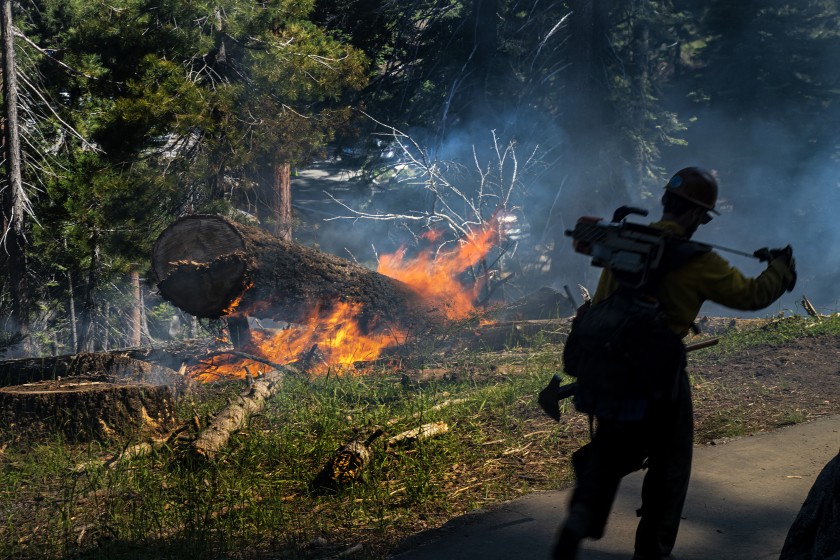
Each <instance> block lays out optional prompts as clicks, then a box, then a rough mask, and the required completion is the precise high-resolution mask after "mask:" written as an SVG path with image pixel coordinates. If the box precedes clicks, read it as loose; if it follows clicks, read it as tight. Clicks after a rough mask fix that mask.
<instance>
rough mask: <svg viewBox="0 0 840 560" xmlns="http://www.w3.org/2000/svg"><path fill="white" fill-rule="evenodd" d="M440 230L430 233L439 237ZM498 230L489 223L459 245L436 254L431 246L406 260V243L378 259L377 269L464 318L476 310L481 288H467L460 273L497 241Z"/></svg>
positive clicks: (449, 314)
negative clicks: (476, 299)
mask: <svg viewBox="0 0 840 560" xmlns="http://www.w3.org/2000/svg"><path fill="white" fill-rule="evenodd" d="M437 237H438V234H432V235H430V236H427V239H428V240H435V239H437ZM497 237H498V236H497V233H496V231H495V229H494V228H493V227H486V228H485V229H482V230H480V231H477V232H474V233H472V234H471V235H469V236H468V237H467V238H466V239H465V240H463V241H462V242H460V243H459V244H458V246H457V247H456V248H455V249H454V250H452V251H450V252H447V253H439V254H437V255H435V252H434V251H433V250H432V249H425V250H423V251H421V252H420V254H419V255H417V257H415V258H413V259H410V260H406V259H405V252H406V250H405V247H403V248H401V249H400V250H398V251H397V252H395V253H392V254H390V255H384V256H382V257H380V259H379V268H378V269H377V272H380V273H381V274H384V275H385V276H390V277H391V278H394V279H396V280H401V281H402V282H405V283H406V284H408V285H409V286H411V287H412V288H414V290H415V291H416V292H418V293H419V294H421V295H422V296H424V297H426V298H427V299H429V300H431V301H433V302H435V303H436V304H437V305H438V306H439V307H440V308H441V309H443V310H444V312H445V313H446V316H447V317H448V318H449V319H463V318H465V317H468V316H469V315H470V314H471V313H472V312H473V311H474V310H475V306H474V301H475V298H476V295H477V293H478V291H479V290H480V289H481V288H482V286H481V284H480V283H476V284H475V285H474V286H472V287H471V288H465V287H464V286H463V285H462V284H461V283H460V282H459V281H458V276H459V275H460V274H461V273H462V272H463V271H464V270H466V269H467V267H470V266H472V265H474V264H476V263H477V262H478V261H480V260H481V259H482V258H484V257H485V256H486V255H487V253H488V252H489V251H490V249H491V248H492V247H493V245H495V243H496V240H497Z"/></svg>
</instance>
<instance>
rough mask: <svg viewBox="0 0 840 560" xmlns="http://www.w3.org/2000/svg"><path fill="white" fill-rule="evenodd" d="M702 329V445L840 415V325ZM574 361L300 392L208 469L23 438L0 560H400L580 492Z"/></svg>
mask: <svg viewBox="0 0 840 560" xmlns="http://www.w3.org/2000/svg"><path fill="white" fill-rule="evenodd" d="M701 324H702V326H703V329H704V334H703V335H701V336H700V337H698V340H699V339H703V338H708V337H709V336H720V338H721V343H720V344H719V345H718V346H714V347H711V348H707V349H704V350H699V351H696V352H692V353H690V355H689V368H688V369H689V374H690V379H691V384H692V390H693V400H694V406H695V426H696V432H695V444H697V445H712V444H716V443H720V442H722V441H726V440H727V439H729V438H735V437H739V436H743V435H747V434H753V433H757V432H766V431H772V430H776V429H778V428H780V427H783V426H788V425H792V424H798V423H802V422H807V421H809V420H812V419H815V418H819V417H822V416H830V415H837V414H840V317H830V318H819V319H817V318H810V317H798V316H796V317H789V318H785V319H780V318H770V319H755V320H753V319H745V320H740V319H728V318H727V319H720V318H719V319H705V320H703V321H701ZM537 338H539V336H538V337H537ZM690 342H695V341H690ZM561 350H562V345H558V344H556V343H554V342H552V341H550V340H549V341H548V342H546V339H545V338H542V343H540V344H539V345H537V346H533V347H528V346H527V345H523V346H516V347H511V348H509V349H507V350H504V351H500V352H487V353H484V352H477V351H470V352H469V353H467V354H466V355H462V356H460V357H455V356H453V357H451V359H450V360H448V361H446V360H444V361H441V362H439V363H437V364H436V365H435V366H434V367H432V366H430V365H425V366H423V367H422V368H417V369H415V370H411V369H405V368H403V369H402V370H398V371H391V372H383V373H380V374H378V375H372V376H370V375H369V376H353V377H342V376H331V377H329V378H327V379H323V378H321V379H315V380H309V381H308V382H302V381H301V382H297V381H294V380H290V381H288V382H287V383H286V384H284V388H283V391H281V392H280V393H279V394H278V395H276V396H275V397H274V398H272V400H271V402H270V403H269V404H268V406H267V407H266V409H265V410H264V411H263V412H262V413H261V414H259V415H257V416H255V417H254V418H253V419H252V420H251V422H250V423H249V425H248V426H247V427H246V428H245V429H243V430H242V431H241V432H240V433H239V434H237V436H236V437H235V438H234V439H233V440H232V441H231V443H230V445H229V448H228V449H227V450H226V451H225V452H224V453H223V454H222V455H221V456H220V457H219V458H218V459H217V460H216V461H214V462H211V463H207V464H201V465H194V464H190V463H189V462H184V461H183V459H181V458H180V456H179V452H178V450H177V449H171V450H169V449H163V450H160V451H159V452H157V453H156V454H153V455H151V456H149V457H147V458H138V459H136V460H132V461H129V462H125V463H122V464H117V465H116V468H113V467H111V468H108V467H104V466H103V467H93V468H90V469H87V470H85V471H83V472H82V471H79V470H78V469H77V468H76V466H77V465H78V464H79V463H80V462H83V461H91V460H92V461H93V462H94V463H97V462H98V461H101V459H102V458H104V457H107V456H110V455H112V454H113V453H114V451H115V448H114V447H113V446H107V447H103V448H98V447H95V446H87V447H86V448H78V447H75V448H74V447H70V448H68V447H67V446H61V445H60V442H52V443H50V442H47V444H45V445H34V444H29V443H27V442H25V441H19V440H18V441H9V442H8V443H5V444H3V446H0V488H2V489H1V490H0V543H6V544H5V545H0V558H2V557H10V558H11V557H14V558H60V557H63V558H66V557H69V556H73V557H77V558H100V557H110V558H161V557H167V558H182V557H193V558H199V557H200V558H213V559H215V558H232V557H242V558H306V559H321V558H331V557H345V556H346V557H350V558H371V559H381V558H386V557H387V556H388V555H389V554H390V553H392V552H393V551H395V550H397V549H398V548H399V547H400V544H401V543H403V542H404V540H405V539H406V537H409V536H411V535H413V534H416V533H418V532H420V531H423V530H426V529H431V528H435V527H440V526H442V525H443V524H444V523H446V522H447V521H448V520H450V519H452V518H454V517H457V516H460V515H462V514H464V513H467V512H470V511H473V510H475V509H479V508H481V509H487V508H491V509H492V508H493V507H496V506H498V505H499V504H502V503H504V502H506V501H508V500H511V499H514V498H517V497H520V496H523V495H526V494H529V493H532V492H534V491H539V490H560V489H564V488H569V487H570V486H571V485H572V484H573V477H572V475H571V471H570V468H569V457H570V455H571V453H572V452H573V451H574V450H576V449H577V448H578V447H579V446H580V445H581V444H582V443H585V441H586V440H587V439H588V432H589V426H588V419H587V418H586V416H584V415H582V414H579V413H577V412H575V411H574V410H573V409H572V408H571V405H570V403H568V401H566V402H565V404H564V412H563V415H562V416H561V421H560V422H559V423H558V422H555V421H553V420H551V419H550V418H548V417H546V416H545V415H544V414H543V413H542V411H541V410H540V409H539V407H538V406H536V395H537V393H538V392H539V390H540V389H541V388H542V387H543V386H544V385H545V383H546V382H547V381H548V379H549V378H550V377H551V374H552V373H553V372H556V371H558V370H559V368H560V365H561V362H560V351H561ZM242 383H244V382H242ZM242 383H238V382H234V383H230V382H229V383H227V384H207V385H205V386H202V387H200V389H199V391H198V393H197V394H195V395H193V396H191V397H189V399H188V400H186V401H183V402H182V407H181V408H182V410H181V412H180V414H181V416H182V417H183V418H184V419H185V420H186V421H187V422H188V423H189V422H190V421H192V420H193V419H195V421H196V422H200V423H202V424H203V423H204V419H205V418H206V415H207V414H211V415H212V414H213V413H214V411H218V410H219V408H220V407H221V406H222V405H223V404H224V403H225V402H226V401H228V399H230V397H231V396H233V395H235V394H237V393H238V392H239V391H241V390H242V388H243V385H242ZM426 422H446V423H447V424H448V426H449V431H448V432H447V433H446V434H445V435H443V436H440V437H436V438H433V439H431V440H429V441H428V442H422V443H420V444H417V445H415V446H413V447H408V448H389V447H388V446H385V445H384V440H385V439H386V438H384V437H383V438H381V439H380V440H378V441H376V442H375V443H374V445H373V446H372V455H373V460H372V461H371V463H370V465H369V466H368V467H367V469H366V471H365V472H364V475H363V477H362V478H361V479H359V480H358V482H356V483H354V484H351V485H350V486H348V487H346V488H341V489H338V490H337V491H335V492H326V493H323V492H314V491H313V490H312V487H311V486H310V483H311V479H312V476H313V475H314V474H315V473H317V472H318V471H319V470H320V469H321V468H322V467H323V466H324V464H325V462H326V461H327V460H328V459H329V457H330V456H332V455H333V454H334V453H335V451H336V449H338V448H340V447H341V446H342V445H343V444H345V443H347V442H348V441H351V440H353V439H364V438H365V437H367V436H368V435H370V434H371V433H372V432H373V429H374V428H375V427H376V426H387V428H386V430H387V431H388V432H389V433H388V434H386V435H391V433H392V432H393V433H396V432H398V431H401V430H405V429H409V428H413V427H415V426H417V425H418V424H419V423H426ZM119 449H120V448H119V447H117V448H116V451H119ZM68 472H70V473H73V474H71V475H70V476H68V474H67V473H68ZM342 555H343V556H342Z"/></svg>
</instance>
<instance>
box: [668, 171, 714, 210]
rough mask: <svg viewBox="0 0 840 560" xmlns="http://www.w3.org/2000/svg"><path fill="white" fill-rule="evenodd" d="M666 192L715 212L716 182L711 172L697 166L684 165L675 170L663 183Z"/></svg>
mask: <svg viewBox="0 0 840 560" xmlns="http://www.w3.org/2000/svg"><path fill="white" fill-rule="evenodd" d="M665 189H667V190H668V192H672V193H674V194H675V195H677V196H679V197H681V198H684V199H686V200H688V201H690V202H693V203H694V204H696V205H697V206H700V207H701V208H705V209H706V210H709V211H711V212H714V213H715V214H718V212H717V211H716V210H715V203H716V202H717V196H718V184H717V181H716V180H715V178H714V177H712V174H711V173H709V172H708V171H705V170H703V169H700V168H699V167H686V168H685V169H680V170H679V171H677V172H676V173H675V174H674V176H673V177H671V179H670V180H669V181H668V184H667V185H665Z"/></svg>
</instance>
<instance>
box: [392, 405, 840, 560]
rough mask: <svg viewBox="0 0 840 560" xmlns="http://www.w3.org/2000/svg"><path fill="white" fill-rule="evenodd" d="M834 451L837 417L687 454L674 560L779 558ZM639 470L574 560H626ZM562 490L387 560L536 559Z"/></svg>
mask: <svg viewBox="0 0 840 560" xmlns="http://www.w3.org/2000/svg"><path fill="white" fill-rule="evenodd" d="M838 448H840V416H836V417H829V418H821V419H818V420H815V421H813V422H808V423H805V424H799V425H797V426H791V427H788V428H783V429H781V430H778V431H775V432H772V433H766V434H758V435H755V436H749V437H744V438H739V439H735V440H732V441H729V442H728V443H724V444H720V445H714V446H704V447H698V448H696V449H695V456H694V470H693V474H692V480H691V485H690V487H689V493H688V500H687V502H686V507H685V510H684V512H683V516H684V521H683V522H682V525H681V529H680V534H679V537H678V538H677V545H676V548H675V549H674V555H675V557H676V558H677V559H678V560H709V559H714V560H764V559H770V558H778V557H779V552H780V551H781V549H782V544H783V543H784V540H785V536H786V535H787V531H788V528H789V527H790V525H791V523H792V522H793V520H794V518H795V517H796V514H797V512H798V511H799V508H800V506H801V505H802V502H803V501H804V500H805V497H806V496H807V494H808V491H809V490H810V488H811V485H812V484H813V482H814V480H815V479H816V477H817V475H818V474H819V472H820V471H821V470H822V468H823V467H824V466H825V465H826V463H828V462H829V461H830V460H831V459H832V458H833V457H834V456H835V455H837V453H838ZM641 481H642V473H635V474H633V475H630V476H628V477H626V478H625V479H624V481H622V485H621V488H620V490H619V494H618V497H617V499H616V503H615V506H614V509H613V513H612V514H611V516H610V520H609V523H608V525H607V530H606V535H605V536H604V538H603V539H601V540H599V541H586V542H585V544H584V546H583V550H582V552H581V554H580V555H579V558H580V560H618V559H622V560H629V558H630V557H631V556H632V549H633V535H634V532H635V528H636V521H637V519H636V516H635V510H636V508H637V507H639V505H640V504H639V495H640V491H641ZM568 499H569V492H568V491H563V492H540V493H536V494H532V495H529V496H525V497H523V498H519V499H517V500H514V501H511V502H508V503H506V504H504V505H503V506H501V507H500V508H497V509H494V510H492V511H488V512H481V511H479V512H475V513H472V514H468V515H465V516H463V517H460V518H457V519H454V520H452V521H450V522H449V523H448V524H447V525H445V526H444V527H442V528H441V529H436V530H432V531H426V532H423V533H420V534H418V535H415V536H413V537H411V538H410V539H407V540H406V541H405V542H404V543H403V546H402V547H401V551H399V552H397V553H395V554H394V555H393V556H392V558H393V560H432V559H435V560H449V559H452V560H455V559H457V560H479V559H480V560H496V559H498V560H517V559H530V558H537V559H544V558H548V556H549V549H550V545H551V542H552V540H553V538H554V532H555V530H556V529H557V526H558V525H559V524H560V522H561V521H562V519H563V517H564V515H565V505H566V503H567V501H568Z"/></svg>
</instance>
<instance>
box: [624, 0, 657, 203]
mask: <svg viewBox="0 0 840 560" xmlns="http://www.w3.org/2000/svg"><path fill="white" fill-rule="evenodd" d="M634 4H635V5H634V7H633V10H634V14H635V18H634V21H635V23H634V24H633V43H632V50H631V59H630V63H629V64H628V74H629V77H630V80H631V84H632V88H631V94H630V99H629V100H628V103H629V107H628V111H627V116H628V118H629V121H630V122H629V123H628V124H629V127H628V128H629V129H630V131H631V134H632V135H633V137H634V139H635V140H636V141H635V142H634V143H633V146H632V147H631V150H632V152H631V154H630V162H631V165H632V167H631V171H632V174H633V175H632V177H631V184H632V185H633V186H634V187H641V186H642V184H643V182H644V181H645V180H646V178H647V177H648V176H649V173H648V171H649V168H650V162H649V161H648V155H649V152H648V146H647V141H646V140H647V136H648V135H647V134H646V132H645V129H646V127H647V126H648V119H647V115H648V110H649V109H648V103H649V101H650V99H651V96H652V95H653V91H652V88H651V78H650V26H649V23H648V14H647V4H648V3H647V2H646V1H644V0H636V1H635V2H634ZM633 190H634V192H638V190H639V189H633ZM632 202H635V201H632Z"/></svg>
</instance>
